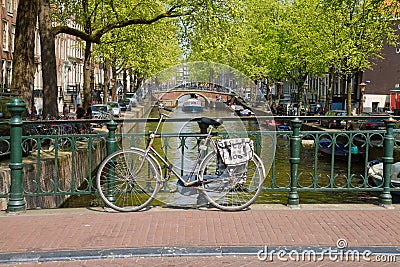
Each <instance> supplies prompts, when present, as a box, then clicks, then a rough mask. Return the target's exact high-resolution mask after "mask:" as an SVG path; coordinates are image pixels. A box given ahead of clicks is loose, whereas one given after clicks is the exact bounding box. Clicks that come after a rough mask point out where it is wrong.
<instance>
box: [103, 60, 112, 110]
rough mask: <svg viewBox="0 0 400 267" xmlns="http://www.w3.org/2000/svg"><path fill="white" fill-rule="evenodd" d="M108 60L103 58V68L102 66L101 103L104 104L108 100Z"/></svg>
mask: <svg viewBox="0 0 400 267" xmlns="http://www.w3.org/2000/svg"><path fill="white" fill-rule="evenodd" d="M108 63H109V62H108V60H107V59H105V60H104V65H103V66H104V68H103V72H104V99H103V104H106V103H107V101H108V89H109V86H110V75H109V71H108V70H109V64H108Z"/></svg>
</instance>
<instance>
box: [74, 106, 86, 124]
mask: <svg viewBox="0 0 400 267" xmlns="http://www.w3.org/2000/svg"><path fill="white" fill-rule="evenodd" d="M83 116H85V110H84V109H83V107H82V106H81V105H80V104H78V105H76V118H77V119H78V120H79V119H82V118H83Z"/></svg>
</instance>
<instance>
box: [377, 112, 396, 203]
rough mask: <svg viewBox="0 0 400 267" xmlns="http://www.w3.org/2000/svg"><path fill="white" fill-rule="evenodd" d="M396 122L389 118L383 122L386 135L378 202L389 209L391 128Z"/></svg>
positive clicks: (390, 200) (391, 159)
mask: <svg viewBox="0 0 400 267" xmlns="http://www.w3.org/2000/svg"><path fill="white" fill-rule="evenodd" d="M395 123H396V120H394V119H393V118H389V119H388V120H386V121H385V124H386V134H385V137H384V138H383V157H382V161H383V181H382V183H383V184H382V186H383V191H382V194H381V195H380V196H379V200H380V203H381V205H382V206H384V207H387V208H390V207H391V206H392V195H391V194H390V184H391V176H392V175H391V174H392V165H393V162H394V158H393V150H394V137H393V128H394V124H395Z"/></svg>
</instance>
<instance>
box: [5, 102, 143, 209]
mask: <svg viewBox="0 0 400 267" xmlns="http://www.w3.org/2000/svg"><path fill="white" fill-rule="evenodd" d="M146 112H147V110H146V109H145V108H144V107H142V106H139V107H135V108H132V111H130V112H129V113H126V115H127V117H128V118H143V116H144V115H145V114H146ZM128 126H129V127H128ZM134 126H135V125H126V124H125V123H124V131H129V130H130V129H131V128H130V127H134ZM99 131H100V132H103V133H104V132H106V131H107V128H106V126H103V128H102V129H100V130H99ZM118 131H120V128H118V129H117V132H118ZM89 154H91V155H89ZM106 154H107V149H106V145H105V140H104V139H96V141H94V142H93V146H92V147H91V148H90V149H89V148H88V144H87V142H77V146H76V149H75V151H74V153H73V152H71V151H58V155H57V160H56V159H55V153H54V151H45V150H42V151H41V153H40V159H38V155H37V154H35V152H33V154H32V155H30V156H28V157H24V158H23V188H24V194H25V195H27V197H25V201H26V208H27V209H37V208H46V209H49V208H57V207H59V206H60V205H62V204H63V203H64V202H65V201H66V199H68V198H69V197H70V196H71V192H73V193H75V194H78V193H79V188H81V187H85V186H87V179H88V177H89V176H90V175H89V174H90V173H93V172H94V171H95V169H96V168H97V166H98V165H99V164H100V163H101V161H102V160H103V159H104V158H105V156H106ZM89 158H90V159H91V162H89ZM8 164H9V160H3V161H2V162H1V163H0V193H4V192H9V190H10V184H11V170H10V168H9V166H8ZM92 176H95V175H92ZM93 183H95V181H94V180H93ZM84 191H88V189H86V188H85V190H84ZM38 193H39V194H41V196H29V194H32V195H33V194H35V195H37V194H38ZM7 201H8V199H6V198H0V209H1V210H5V209H6V208H7Z"/></svg>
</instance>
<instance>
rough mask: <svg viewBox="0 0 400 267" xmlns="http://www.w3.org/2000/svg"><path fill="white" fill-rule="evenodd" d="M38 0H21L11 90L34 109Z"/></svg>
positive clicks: (16, 28) (29, 107) (28, 106)
mask: <svg viewBox="0 0 400 267" xmlns="http://www.w3.org/2000/svg"><path fill="white" fill-rule="evenodd" d="M37 11H38V0H20V1H19V3H18V10H17V14H18V15H17V23H16V27H15V41H14V42H15V50H14V57H13V65H14V68H13V79H12V83H11V88H12V90H13V91H14V93H19V94H20V97H21V99H22V100H23V101H24V102H25V104H26V106H27V108H28V109H30V110H31V109H32V102H33V101H32V100H33V89H34V88H33V87H34V80H35V65H34V62H35V54H34V49H35V29H36V21H37V20H36V19H37Z"/></svg>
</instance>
